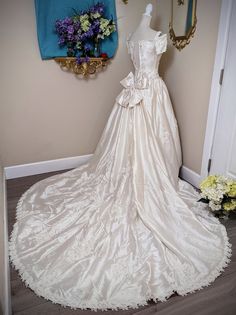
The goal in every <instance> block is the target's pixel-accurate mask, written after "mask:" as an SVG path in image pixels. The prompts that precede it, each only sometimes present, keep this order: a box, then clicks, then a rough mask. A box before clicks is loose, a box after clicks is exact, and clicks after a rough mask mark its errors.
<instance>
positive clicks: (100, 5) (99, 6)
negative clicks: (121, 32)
mask: <svg viewBox="0 0 236 315" xmlns="http://www.w3.org/2000/svg"><path fill="white" fill-rule="evenodd" d="M104 9H105V6H104V4H103V3H101V2H98V3H97V4H95V5H93V6H92V7H91V8H90V10H89V11H90V13H92V14H93V13H99V14H101V15H102V14H103V12H104Z"/></svg>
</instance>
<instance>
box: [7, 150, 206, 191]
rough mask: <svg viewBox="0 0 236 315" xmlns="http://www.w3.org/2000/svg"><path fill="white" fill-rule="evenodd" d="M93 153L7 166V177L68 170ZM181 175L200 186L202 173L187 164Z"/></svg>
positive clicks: (84, 160) (85, 160)
mask: <svg viewBox="0 0 236 315" xmlns="http://www.w3.org/2000/svg"><path fill="white" fill-rule="evenodd" d="M91 157H92V154H87V155H81V156H74V157H69V158H64V159H57V160H49V161H42V162H36V163H29V164H22V165H14V166H8V167H5V169H4V170H5V176H6V179H13V178H18V177H24V176H30V175H37V174H43V173H49V172H55V171H61V170H67V169H71V168H75V167H78V166H80V165H81V164H83V163H86V162H87V161H88V160H89V159H90V158H91ZM180 177H181V178H183V179H184V180H186V181H187V182H189V183H190V184H192V185H193V186H195V187H198V186H199V183H200V181H201V179H200V175H199V174H197V173H195V172H194V171H192V170H190V169H189V168H187V167H186V166H182V167H181V170H180Z"/></svg>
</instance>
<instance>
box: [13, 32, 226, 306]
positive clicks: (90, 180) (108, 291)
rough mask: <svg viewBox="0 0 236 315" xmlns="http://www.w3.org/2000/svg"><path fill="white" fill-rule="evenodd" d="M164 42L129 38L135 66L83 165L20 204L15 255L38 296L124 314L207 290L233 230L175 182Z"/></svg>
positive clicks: (177, 154) (39, 186) (174, 132)
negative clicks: (164, 78) (175, 295)
mask: <svg viewBox="0 0 236 315" xmlns="http://www.w3.org/2000/svg"><path fill="white" fill-rule="evenodd" d="M166 41H167V39H166V35H160V33H157V36H156V38H155V39H154V40H152V41H140V42H138V43H135V42H132V41H130V40H129V41H128V51H129V53H130V54H131V58H132V60H133V63H134V66H135V73H134V74H133V73H130V74H129V75H128V76H127V77H126V78H125V79H124V80H122V81H121V84H122V86H123V90H122V92H121V93H120V94H119V95H118V97H117V99H116V103H115V105H114V107H113V109H112V112H111V115H110V117H109V120H108V122H107V125H106V127H105V129H104V132H103V134H102V137H101V139H100V141H99V143H98V145H97V148H96V151H95V153H94V155H93V157H92V158H91V160H90V161H89V162H87V163H86V164H84V165H82V166H80V167H78V168H77V169H74V170H72V171H69V172H67V173H63V174H61V175H56V176H53V177H50V178H48V179H45V180H43V181H41V182H38V183H36V184H35V185H34V186H32V187H31V188H30V189H29V190H28V191H27V192H26V193H25V194H24V195H23V196H22V198H21V199H20V201H19V204H18V208H17V222H16V224H15V226H14V229H13V233H12V236H11V241H10V257H11V261H12V263H13V264H14V265H15V267H16V269H18V270H19V273H20V275H21V277H22V279H23V280H24V281H25V283H26V285H28V286H29V287H30V288H31V289H33V290H34V291H35V293H36V294H38V295H40V296H43V297H44V298H46V299H49V300H51V301H53V302H54V303H60V304H62V305H65V306H70V307H72V308H91V309H93V310H96V309H103V310H106V309H117V308H120V309H126V308H128V307H137V306H139V305H144V304H146V303H147V300H149V299H154V300H160V301H164V300H166V299H167V298H168V297H169V296H171V295H172V294H173V293H174V292H177V293H178V294H180V295H185V294H187V293H189V292H193V291H194V290H197V289H201V288H202V287H203V286H207V285H209V284H210V283H211V282H212V281H213V280H214V279H215V278H216V277H217V276H218V275H219V274H220V273H221V271H222V270H223V268H224V267H225V266H226V265H227V264H228V262H229V257H230V254H231V250H230V244H229V242H228V237H227V234H226V230H225V228H224V226H223V225H221V224H220V222H219V221H218V219H216V218H214V216H213V215H212V214H211V213H210V212H209V211H208V210H207V209H206V207H205V206H203V205H202V204H200V203H198V202H197V200H198V199H199V195H198V193H197V192H196V191H195V190H194V189H193V188H192V186H191V185H189V184H188V183H186V182H184V181H182V180H180V179H179V178H178V173H179V167H180V165H181V149H180V142H179V135H178V127H177V123H176V119H175V116H174V113H173V110H172V106H171V102H170V99H169V95H168V91H167V89H166V86H165V84H164V82H163V81H162V79H161V78H160V77H159V75H158V64H159V60H160V57H161V55H162V53H163V52H164V51H165V50H166Z"/></svg>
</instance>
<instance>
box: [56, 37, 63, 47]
mask: <svg viewBox="0 0 236 315" xmlns="http://www.w3.org/2000/svg"><path fill="white" fill-rule="evenodd" d="M64 44H65V38H64V37H59V40H58V45H60V46H63V45H64Z"/></svg>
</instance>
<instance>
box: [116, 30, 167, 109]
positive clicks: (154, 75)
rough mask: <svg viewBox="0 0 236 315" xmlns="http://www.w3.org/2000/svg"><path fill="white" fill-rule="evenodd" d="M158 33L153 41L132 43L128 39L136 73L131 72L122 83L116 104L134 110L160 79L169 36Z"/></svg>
mask: <svg viewBox="0 0 236 315" xmlns="http://www.w3.org/2000/svg"><path fill="white" fill-rule="evenodd" d="M160 34H161V32H157V33H156V36H155V38H154V39H152V40H139V41H137V42H136V41H132V40H131V39H130V38H128V39H127V47H128V52H129V54H130V55H131V59H132V61H133V64H134V68H135V73H134V74H133V73H132V72H130V73H129V74H128V76H127V77H126V78H124V79H123V80H122V81H120V83H121V85H122V86H123V87H124V89H123V90H122V92H121V93H120V94H119V95H118V96H117V98H116V102H117V103H118V104H119V105H121V106H123V107H129V108H132V107H134V106H135V105H137V104H140V102H141V101H142V100H143V99H144V98H145V95H146V92H147V90H148V89H149V88H150V87H151V86H152V85H153V84H154V82H155V81H156V80H154V79H158V80H159V79H160V77H159V74H158V66H159V61H160V59H161V55H162V53H163V52H165V51H166V46H167V35H166V34H164V35H160Z"/></svg>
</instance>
